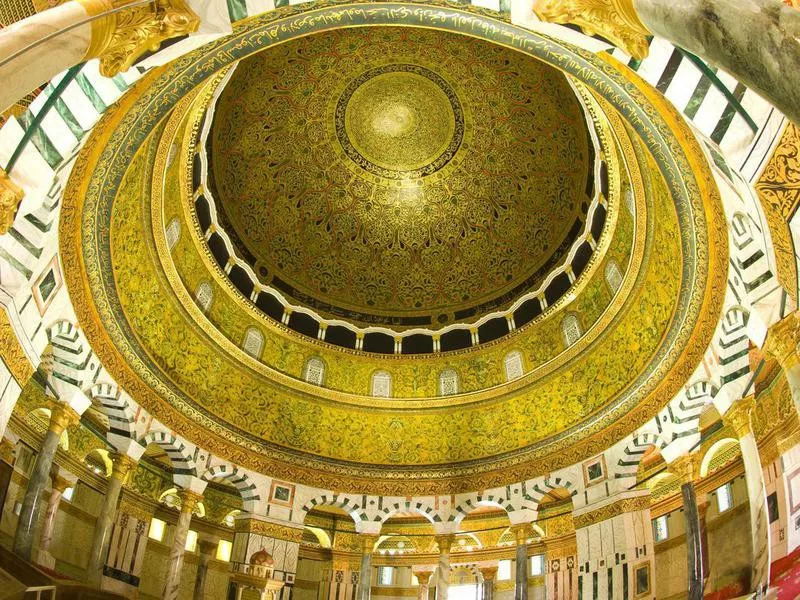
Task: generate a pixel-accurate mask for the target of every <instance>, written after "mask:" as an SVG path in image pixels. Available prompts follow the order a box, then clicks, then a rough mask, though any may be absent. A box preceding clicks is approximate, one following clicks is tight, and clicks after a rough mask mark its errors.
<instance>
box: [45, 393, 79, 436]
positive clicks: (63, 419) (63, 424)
mask: <svg viewBox="0 0 800 600" xmlns="http://www.w3.org/2000/svg"><path fill="white" fill-rule="evenodd" d="M50 406H51V408H50V424H49V427H48V431H52V432H53V433H55V434H56V435H61V434H62V433H64V430H65V429H67V428H69V427H72V426H73V425H77V424H78V423H80V420H81V416H80V415H79V414H78V413H77V412H75V410H74V409H73V408H72V407H71V406H70V405H69V404H67V403H65V402H60V401H58V400H53V401H51V404H50Z"/></svg>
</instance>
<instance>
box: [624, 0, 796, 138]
mask: <svg viewBox="0 0 800 600" xmlns="http://www.w3.org/2000/svg"><path fill="white" fill-rule="evenodd" d="M633 4H634V7H635V8H636V13H637V14H638V16H639V18H640V19H641V21H642V23H643V24H644V25H645V27H647V28H648V29H649V30H650V31H652V32H653V33H654V34H655V35H657V36H659V37H662V38H664V39H666V40H669V41H670V42H671V43H672V44H674V45H675V46H678V47H680V48H684V49H686V50H688V51H689V52H692V53H693V54H696V55H698V56H700V57H702V58H703V59H705V60H706V61H707V62H709V63H710V64H712V65H715V66H717V67H720V68H721V69H723V70H725V71H727V72H728V73H730V74H731V75H733V76H734V77H735V78H736V79H738V80H739V81H741V82H742V83H743V84H744V85H746V86H747V87H749V88H750V89H752V90H753V91H755V92H758V93H759V94H760V95H761V96H763V97H764V98H766V99H767V100H768V101H769V102H770V103H771V104H773V105H774V106H775V107H776V108H777V109H778V110H779V111H781V112H782V113H783V114H785V115H786V116H787V117H789V119H791V120H792V121H794V122H795V123H800V11H798V10H797V9H794V8H790V7H789V6H787V5H786V4H784V3H783V2H782V1H781V0H633Z"/></svg>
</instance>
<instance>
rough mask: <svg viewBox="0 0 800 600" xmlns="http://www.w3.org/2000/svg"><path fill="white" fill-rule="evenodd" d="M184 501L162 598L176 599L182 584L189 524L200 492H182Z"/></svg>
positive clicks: (165, 599)
mask: <svg viewBox="0 0 800 600" xmlns="http://www.w3.org/2000/svg"><path fill="white" fill-rule="evenodd" d="M181 499H182V501H183V503H182V504H181V512H180V514H179V515H178V522H177V524H176V525H175V535H174V537H173V539H172V548H171V549H170V551H169V566H168V567H167V580H166V581H165V582H164V593H163V594H162V596H161V598H162V600H176V598H177V597H178V592H179V591H180V585H181V572H182V571H183V557H184V555H185V554H186V537H187V536H188V535H189V524H190V523H191V522H192V511H193V510H194V507H195V505H196V504H197V502H198V501H199V500H200V499H201V497H200V496H199V495H198V494H195V493H193V492H187V491H184V492H183V493H182V494H181Z"/></svg>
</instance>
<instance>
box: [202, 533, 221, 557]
mask: <svg viewBox="0 0 800 600" xmlns="http://www.w3.org/2000/svg"><path fill="white" fill-rule="evenodd" d="M218 545H219V540H212V539H208V538H202V537H201V538H200V539H198V540H197V547H198V548H199V549H200V554H205V555H207V556H212V555H213V554H214V552H215V551H216V549H217V546H218Z"/></svg>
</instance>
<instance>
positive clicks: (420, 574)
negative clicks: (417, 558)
mask: <svg viewBox="0 0 800 600" xmlns="http://www.w3.org/2000/svg"><path fill="white" fill-rule="evenodd" d="M414 575H416V577H417V581H419V584H420V585H428V584H429V583H430V581H431V577H433V571H414Z"/></svg>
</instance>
